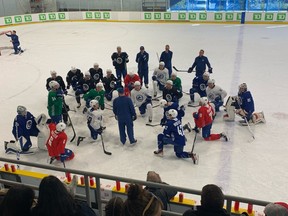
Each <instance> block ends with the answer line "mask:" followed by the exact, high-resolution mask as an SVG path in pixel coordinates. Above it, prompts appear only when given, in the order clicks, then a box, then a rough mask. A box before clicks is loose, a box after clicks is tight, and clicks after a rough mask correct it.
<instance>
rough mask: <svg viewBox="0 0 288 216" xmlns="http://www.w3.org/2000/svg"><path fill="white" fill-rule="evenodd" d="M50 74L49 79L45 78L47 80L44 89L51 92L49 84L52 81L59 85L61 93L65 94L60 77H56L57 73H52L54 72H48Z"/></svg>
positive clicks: (63, 84) (64, 87)
mask: <svg viewBox="0 0 288 216" xmlns="http://www.w3.org/2000/svg"><path fill="white" fill-rule="evenodd" d="M50 74H51V77H49V78H47V80H46V89H47V90H48V91H50V90H51V88H50V86H49V83H50V81H52V80H54V81H56V82H58V83H59V85H60V87H61V89H62V90H63V92H64V93H65V94H67V90H66V86H65V83H64V81H63V78H62V77H61V76H57V72H56V71H54V70H52V71H50Z"/></svg>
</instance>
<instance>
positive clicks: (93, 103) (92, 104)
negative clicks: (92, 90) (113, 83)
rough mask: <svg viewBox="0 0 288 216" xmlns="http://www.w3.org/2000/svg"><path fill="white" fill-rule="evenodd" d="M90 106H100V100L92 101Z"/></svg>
mask: <svg viewBox="0 0 288 216" xmlns="http://www.w3.org/2000/svg"><path fill="white" fill-rule="evenodd" d="M89 104H90V106H91V107H93V106H95V105H97V104H98V100H91V101H90V103H89Z"/></svg>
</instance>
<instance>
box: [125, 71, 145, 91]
mask: <svg viewBox="0 0 288 216" xmlns="http://www.w3.org/2000/svg"><path fill="white" fill-rule="evenodd" d="M136 81H139V82H140V81H141V80H140V77H139V76H138V74H136V73H135V72H133V71H130V72H129V73H128V74H127V75H126V76H125V79H124V84H125V89H124V92H125V96H130V92H131V91H132V89H133V88H134V83H135V82H136Z"/></svg>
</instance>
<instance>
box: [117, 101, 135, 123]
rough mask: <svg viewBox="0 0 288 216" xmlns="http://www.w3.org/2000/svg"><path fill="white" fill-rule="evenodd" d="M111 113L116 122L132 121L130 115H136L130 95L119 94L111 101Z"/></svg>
mask: <svg viewBox="0 0 288 216" xmlns="http://www.w3.org/2000/svg"><path fill="white" fill-rule="evenodd" d="M113 113H114V115H115V116H117V118H118V122H125V123H129V122H132V121H133V120H132V116H136V112H135V108H134V105H133V102H132V100H131V98H130V97H127V96H120V97H117V98H115V100H114V101H113Z"/></svg>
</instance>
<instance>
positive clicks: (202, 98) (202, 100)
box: [199, 97, 208, 105]
mask: <svg viewBox="0 0 288 216" xmlns="http://www.w3.org/2000/svg"><path fill="white" fill-rule="evenodd" d="M199 102H200V103H201V104H202V105H206V104H207V103H208V98H207V97H201V98H200V100H199Z"/></svg>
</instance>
